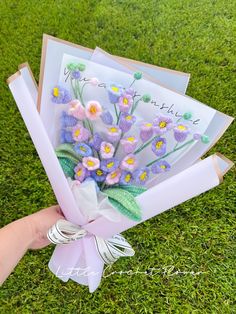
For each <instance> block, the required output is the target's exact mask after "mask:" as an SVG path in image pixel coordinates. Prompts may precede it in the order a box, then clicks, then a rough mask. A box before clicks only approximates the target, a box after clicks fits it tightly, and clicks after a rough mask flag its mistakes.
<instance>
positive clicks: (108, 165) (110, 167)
mask: <svg viewBox="0 0 236 314" xmlns="http://www.w3.org/2000/svg"><path fill="white" fill-rule="evenodd" d="M119 163H120V162H119V160H118V159H116V158H108V159H104V160H102V161H101V166H100V168H101V169H102V170H103V171H105V172H108V173H110V172H112V171H114V170H116V169H117V168H118V167H119Z"/></svg>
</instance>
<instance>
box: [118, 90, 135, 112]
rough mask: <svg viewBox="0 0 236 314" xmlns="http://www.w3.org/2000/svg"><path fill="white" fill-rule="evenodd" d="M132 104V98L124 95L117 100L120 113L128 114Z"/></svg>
mask: <svg viewBox="0 0 236 314" xmlns="http://www.w3.org/2000/svg"><path fill="white" fill-rule="evenodd" d="M132 104H133V97H132V96H131V95H129V94H124V95H122V96H120V98H119V102H118V105H119V108H120V111H121V112H129V109H130V107H131V106H132Z"/></svg>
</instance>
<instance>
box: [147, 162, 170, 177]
mask: <svg viewBox="0 0 236 314" xmlns="http://www.w3.org/2000/svg"><path fill="white" fill-rule="evenodd" d="M170 168H171V166H170V164H169V163H168V162H167V161H165V160H160V161H157V162H155V163H154V164H153V165H152V166H151V170H152V173H154V174H157V173H162V172H166V171H169V170H170Z"/></svg>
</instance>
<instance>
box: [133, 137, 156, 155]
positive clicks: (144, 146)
mask: <svg viewBox="0 0 236 314" xmlns="http://www.w3.org/2000/svg"><path fill="white" fill-rule="evenodd" d="M158 137H159V135H156V136H154V137H152V138H151V139H150V140H149V141H147V142H146V143H145V144H142V145H141V146H140V147H139V148H138V149H136V150H135V152H134V154H135V155H136V154H138V153H140V152H141V151H142V150H143V149H144V148H146V147H147V146H148V145H149V144H151V143H152V141H153V140H155V139H156V138H158Z"/></svg>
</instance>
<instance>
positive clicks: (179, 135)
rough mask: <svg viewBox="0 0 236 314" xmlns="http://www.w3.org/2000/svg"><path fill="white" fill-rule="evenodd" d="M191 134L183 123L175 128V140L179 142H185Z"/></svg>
mask: <svg viewBox="0 0 236 314" xmlns="http://www.w3.org/2000/svg"><path fill="white" fill-rule="evenodd" d="M189 133H190V131H189V128H188V127H187V126H186V125H184V124H182V123H179V124H177V125H176V126H175V127H174V138H175V139H176V141H177V142H184V141H185V140H186V138H187V136H188V134H189Z"/></svg>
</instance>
